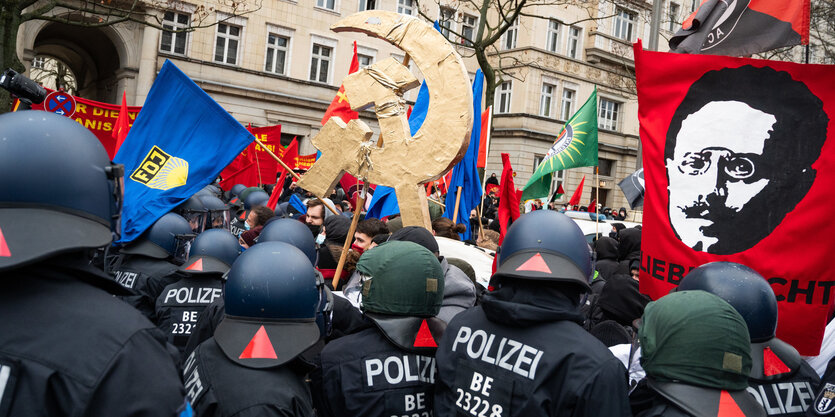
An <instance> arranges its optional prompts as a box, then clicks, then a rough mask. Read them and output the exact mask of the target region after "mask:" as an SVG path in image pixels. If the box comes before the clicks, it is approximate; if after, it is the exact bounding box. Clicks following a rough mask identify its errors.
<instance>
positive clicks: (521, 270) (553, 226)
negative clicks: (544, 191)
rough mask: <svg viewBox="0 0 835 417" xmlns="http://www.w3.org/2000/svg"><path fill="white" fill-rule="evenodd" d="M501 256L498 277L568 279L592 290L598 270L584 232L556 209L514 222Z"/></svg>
mask: <svg viewBox="0 0 835 417" xmlns="http://www.w3.org/2000/svg"><path fill="white" fill-rule="evenodd" d="M498 256H499V259H498V269H497V270H496V274H495V275H494V277H495V278H501V279H526V280H537V281H551V282H565V283H572V284H579V285H580V286H581V287H582V288H584V289H586V290H588V289H589V281H590V280H591V278H592V274H593V273H594V268H593V267H592V262H591V253H590V251H589V245H588V244H587V243H586V238H585V237H584V236H583V232H582V231H580V228H579V227H578V226H577V225H576V224H575V223H574V222H573V221H572V220H571V219H570V218H569V217H568V216H566V215H564V214H562V213H557V212H555V211H552V210H537V211H534V212H532V213H528V214H525V215H524V216H522V217H520V218H519V220H517V221H516V222H514V223H513V225H511V226H510V230H508V232H507V235H506V236H505V238H504V242H503V243H502V247H501V252H500V253H499V255H498Z"/></svg>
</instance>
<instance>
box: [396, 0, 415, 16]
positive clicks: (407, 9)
mask: <svg viewBox="0 0 835 417" xmlns="http://www.w3.org/2000/svg"><path fill="white" fill-rule="evenodd" d="M414 10H415V3H414V0H397V13H400V14H408V15H411V14H412V13H414Z"/></svg>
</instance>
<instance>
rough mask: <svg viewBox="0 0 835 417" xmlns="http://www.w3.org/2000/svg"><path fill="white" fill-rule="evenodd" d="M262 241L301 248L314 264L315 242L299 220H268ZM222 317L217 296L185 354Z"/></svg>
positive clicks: (196, 327)
mask: <svg viewBox="0 0 835 417" xmlns="http://www.w3.org/2000/svg"><path fill="white" fill-rule="evenodd" d="M264 242H284V243H289V244H291V245H293V246H295V247H296V248H297V249H299V250H301V251H302V253H304V254H305V256H306V257H307V259H308V260H309V261H310V263H311V265H314V266H315V265H316V244H315V243H314V241H313V236H311V235H310V232H309V231H308V230H307V228H306V227H305V226H304V224H302V223H301V222H299V221H296V220H290V219H276V220H273V221H271V222H269V224H268V225H266V226H264V229H263V230H262V232H261V236H259V243H258V244H261V243H264ZM256 246H257V245H256ZM253 247H255V246H253ZM222 319H223V298H218V299H217V300H215V301H214V302H212V303H211V304H210V305H209V306H208V307H206V309H205V310H204V314H201V315H200V316H199V318H198V320H197V324H196V325H195V326H194V329H192V333H191V336H190V337H189V340H188V344H187V345H186V349H185V354H186V355H188V354H189V353H191V352H192V351H193V350H194V349H195V348H196V347H197V345H199V344H200V343H203V341H205V340H206V339H208V338H209V337H211V336H212V335H213V334H214V332H215V329H216V328H217V326H218V324H219V323H220V321H221V320H222Z"/></svg>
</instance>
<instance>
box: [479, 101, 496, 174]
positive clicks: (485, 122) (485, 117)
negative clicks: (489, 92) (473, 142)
mask: <svg viewBox="0 0 835 417" xmlns="http://www.w3.org/2000/svg"><path fill="white" fill-rule="evenodd" d="M491 111H493V106H489V107H487V108H486V109H484V112H482V113H481V139H480V140H479V143H478V162H477V163H476V167H477V168H484V167H485V166H486V165H487V148H488V147H489V146H490V112H491Z"/></svg>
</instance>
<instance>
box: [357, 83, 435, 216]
mask: <svg viewBox="0 0 835 417" xmlns="http://www.w3.org/2000/svg"><path fill="white" fill-rule="evenodd" d="M428 110H429V87H427V86H426V81H424V82H423V84H421V85H420V91H418V96H417V99H415V107H413V108H412V113H410V114H409V134H411V135H412V136H414V135H415V133H417V131H418V130H420V127H421V126H422V125H423V121H424V120H426V112H427V111H428ZM397 213H400V206H399V205H398V204H397V195H396V194H395V193H394V188H391V187H386V186H384V185H379V186H377V188H376V189H375V190H374V195H373V196H372V197H371V203H369V205H368V213H367V214H366V215H365V217H369V218H374V219H383V218H386V217H388V216H391V215H392V214H397Z"/></svg>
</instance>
